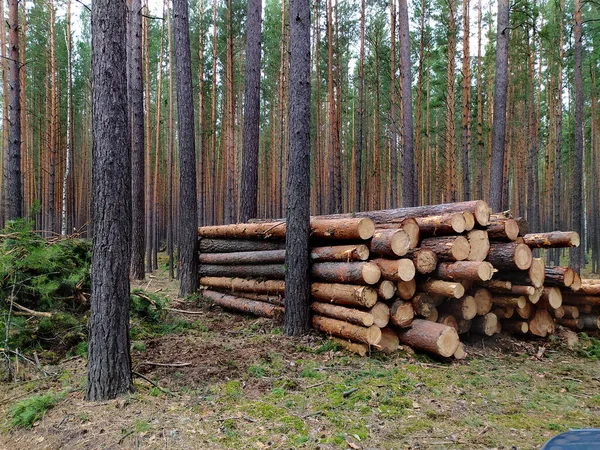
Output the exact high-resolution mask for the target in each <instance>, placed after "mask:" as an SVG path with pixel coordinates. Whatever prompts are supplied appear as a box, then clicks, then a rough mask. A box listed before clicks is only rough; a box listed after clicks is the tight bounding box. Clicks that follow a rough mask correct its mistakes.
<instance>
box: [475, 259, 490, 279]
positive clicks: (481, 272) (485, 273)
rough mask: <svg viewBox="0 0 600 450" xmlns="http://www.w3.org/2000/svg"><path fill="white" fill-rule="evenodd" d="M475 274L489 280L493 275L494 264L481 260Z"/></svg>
mask: <svg viewBox="0 0 600 450" xmlns="http://www.w3.org/2000/svg"><path fill="white" fill-rule="evenodd" d="M477 275H478V276H479V278H480V279H481V280H482V281H489V280H491V279H492V277H493V276H494V266H492V265H491V264H490V263H489V262H487V261H483V262H481V264H479V266H478V267H477Z"/></svg>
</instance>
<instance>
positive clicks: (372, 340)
mask: <svg viewBox="0 0 600 450" xmlns="http://www.w3.org/2000/svg"><path fill="white" fill-rule="evenodd" d="M367 341H368V342H369V344H370V345H377V344H379V342H380V341H381V328H379V327H377V326H375V325H371V326H370V327H369V328H368V330H367Z"/></svg>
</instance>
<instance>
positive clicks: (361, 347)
mask: <svg viewBox="0 0 600 450" xmlns="http://www.w3.org/2000/svg"><path fill="white" fill-rule="evenodd" d="M331 341H332V342H333V343H335V344H337V345H339V346H340V347H342V348H343V349H344V350H348V351H349V352H352V353H356V354H357V355H358V356H365V355H366V354H367V353H369V346H368V345H367V344H363V343H362V342H352V341H349V340H347V339H340V338H337V337H332V338H331Z"/></svg>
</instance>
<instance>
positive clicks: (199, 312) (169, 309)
mask: <svg viewBox="0 0 600 450" xmlns="http://www.w3.org/2000/svg"><path fill="white" fill-rule="evenodd" d="M164 309H165V310H166V311H171V312H176V313H180V314H191V315H201V314H204V311H186V310H185V309H177V308H164Z"/></svg>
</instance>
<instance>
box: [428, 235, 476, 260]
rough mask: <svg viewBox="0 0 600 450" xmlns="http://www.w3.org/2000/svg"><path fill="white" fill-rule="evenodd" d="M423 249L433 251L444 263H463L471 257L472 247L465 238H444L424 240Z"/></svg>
mask: <svg viewBox="0 0 600 450" xmlns="http://www.w3.org/2000/svg"><path fill="white" fill-rule="evenodd" d="M421 248H427V249H429V250H433V251H434V252H435V253H436V254H437V256H438V259H440V260H442V261H463V260H465V259H467V257H468V256H469V252H470V250H471V246H470V245H469V241H468V240H467V238H465V237H464V236H444V237H433V238H427V239H423V240H422V241H421Z"/></svg>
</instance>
